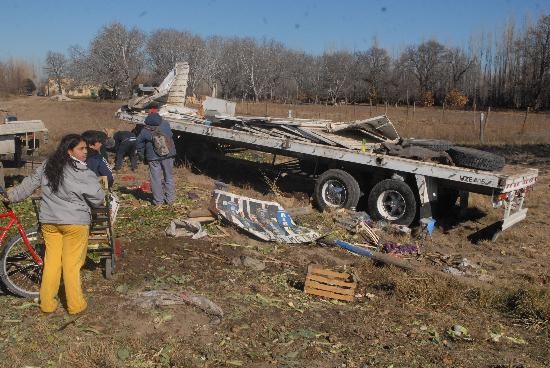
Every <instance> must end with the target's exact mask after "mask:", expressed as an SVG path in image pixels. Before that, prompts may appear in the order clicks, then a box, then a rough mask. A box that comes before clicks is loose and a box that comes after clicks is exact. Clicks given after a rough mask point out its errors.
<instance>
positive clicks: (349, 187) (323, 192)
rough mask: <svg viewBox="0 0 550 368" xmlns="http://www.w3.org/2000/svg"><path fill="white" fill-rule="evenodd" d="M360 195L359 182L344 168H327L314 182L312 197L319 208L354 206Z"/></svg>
mask: <svg viewBox="0 0 550 368" xmlns="http://www.w3.org/2000/svg"><path fill="white" fill-rule="evenodd" d="M360 196H361V189H360V188H359V183H357V180H355V178H354V177H353V176H351V175H350V174H348V173H347V172H345V171H344V170H339V169H330V170H327V171H325V172H324V173H322V174H321V175H320V176H319V178H317V181H316V182H315V191H314V197H315V201H316V202H317V205H318V206H319V208H320V209H321V210H326V209H336V208H352V207H356V206H357V203H358V202H359V197H360Z"/></svg>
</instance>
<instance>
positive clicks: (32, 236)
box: [0, 187, 46, 299]
mask: <svg viewBox="0 0 550 368" xmlns="http://www.w3.org/2000/svg"><path fill="white" fill-rule="evenodd" d="M4 193H5V191H4V188H2V187H0V195H4ZM2 203H3V204H4V207H5V209H6V211H5V212H2V213H0V221H4V220H7V224H6V225H4V224H2V225H0V232H1V233H0V249H1V252H0V280H1V281H2V283H3V284H4V286H5V287H6V289H8V291H10V292H11V293H13V294H15V295H18V296H21V297H24V298H32V299H34V298H38V295H39V291H40V281H41V279H42V267H43V259H44V252H45V249H46V248H45V246H44V241H43V239H42V237H41V233H40V229H39V226H37V227H33V228H31V229H29V230H25V229H24V228H23V225H22V224H21V221H20V220H19V218H18V217H17V215H16V214H15V213H14V212H13V210H12V208H11V207H10V206H9V204H6V203H4V202H2ZM33 206H35V208H36V201H35V200H34V199H33ZM14 226H15V227H16V228H17V231H18V235H15V236H14V237H12V238H10V239H9V240H8V241H7V244H5V243H4V240H5V239H6V236H7V235H8V233H9V232H10V230H11V229H12V228H13V227H14Z"/></svg>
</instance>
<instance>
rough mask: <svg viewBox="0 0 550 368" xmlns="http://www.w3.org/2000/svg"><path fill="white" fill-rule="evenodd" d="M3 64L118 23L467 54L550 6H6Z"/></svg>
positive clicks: (309, 45)
mask: <svg viewBox="0 0 550 368" xmlns="http://www.w3.org/2000/svg"><path fill="white" fill-rule="evenodd" d="M0 4H1V10H0V24H2V29H1V31H0V60H6V59H8V58H12V57H13V58H20V59H24V60H27V61H29V62H33V63H35V64H37V65H40V64H41V63H42V61H43V60H44V57H45V55H46V53H47V51H48V50H53V51H59V52H64V53H65V52H66V51H67V48H68V47H69V46H71V45H80V46H83V47H87V46H88V44H89V41H90V40H91V39H92V38H93V37H94V36H95V35H96V34H97V32H98V30H99V29H100V28H101V26H103V25H105V24H108V23H111V22H114V21H116V22H121V23H123V24H125V25H126V26H130V27H132V26H137V27H139V28H140V29H142V30H143V31H145V32H151V31H154V30H156V29H159V28H175V29H178V30H188V31H191V32H193V33H195V34H199V35H201V36H209V35H220V36H239V37H255V38H262V37H266V38H273V39H276V40H278V41H281V42H283V43H284V44H285V45H287V46H288V47H291V48H294V49H302V50H305V51H307V52H309V53H314V54H319V53H322V52H323V50H330V49H348V50H365V49H368V48H369V47H370V46H371V45H372V41H373V38H374V37H376V38H377V39H378V42H379V45H380V46H381V47H384V48H386V49H388V50H389V51H390V52H392V51H395V50H399V49H401V48H402V47H404V46H407V45H412V44H417V43H419V42H422V41H423V40H427V39H430V38H436V39H437V40H439V41H440V42H442V43H444V44H448V45H456V46H463V45H465V44H466V42H467V40H468V38H469V37H470V36H471V35H475V34H479V33H480V32H482V31H484V32H495V31H497V32H498V31H499V30H500V29H501V27H502V26H503V25H504V24H505V22H506V21H507V20H508V19H510V18H512V19H514V20H515V22H516V24H518V25H521V24H522V23H523V22H524V20H525V19H526V18H530V19H532V20H533V21H534V20H536V19H537V18H538V17H539V16H540V15H541V14H550V0H537V1H535V0H408V1H407V0H385V1H382V0H363V1H361V0H338V1H334V0H330V1H328V0H327V1H322V0H318V1H314V0H303V1H300V0H294V1H290V0H271V1H260V0H258V1H252V0H249V1H247V0H194V1H187V0H181V1H176V0H173V1H172V0H156V1H151V0H147V1H145V0H134V1H122V0H120V1H115V0H112V1H106V0H93V1H89V0H84V1H79V0H70V1H69V0H59V1H56V0H22V1H18V0H2V2H1V3H0Z"/></svg>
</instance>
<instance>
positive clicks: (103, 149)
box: [82, 130, 109, 163]
mask: <svg viewBox="0 0 550 368" xmlns="http://www.w3.org/2000/svg"><path fill="white" fill-rule="evenodd" d="M92 134H95V135H96V136H97V137H98V139H99V141H100V142H101V147H100V149H99V150H98V151H99V153H101V156H102V157H103V158H104V159H105V162H107V163H109V155H108V154H107V146H106V143H107V139H108V138H109V136H108V134H107V133H106V132H103V131H101V130H87V131H85V132H84V133H82V135H83V136H84V135H92Z"/></svg>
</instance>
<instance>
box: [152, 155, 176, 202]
mask: <svg viewBox="0 0 550 368" xmlns="http://www.w3.org/2000/svg"><path fill="white" fill-rule="evenodd" d="M173 169H174V159H173V158H165V159H164V160H158V161H149V179H150V181H151V191H152V192H153V204H154V205H160V204H163V203H167V204H173V203H174V202H175V201H176V189H175V187H174V175H173Z"/></svg>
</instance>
